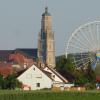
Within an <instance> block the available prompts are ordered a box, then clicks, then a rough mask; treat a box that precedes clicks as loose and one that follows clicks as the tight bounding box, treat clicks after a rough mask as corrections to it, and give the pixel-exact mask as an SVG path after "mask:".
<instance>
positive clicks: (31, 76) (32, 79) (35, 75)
mask: <svg viewBox="0 0 100 100" xmlns="http://www.w3.org/2000/svg"><path fill="white" fill-rule="evenodd" d="M18 80H19V81H21V82H22V83H23V84H25V85H28V86H30V87H31V90H37V89H43V88H51V87H52V80H51V79H50V78H49V77H48V76H47V75H45V74H44V73H43V72H42V71H41V70H40V69H38V68H37V67H36V66H35V65H32V67H30V68H29V69H28V70H26V71H25V72H24V73H23V74H21V75H20V76H19V77H18ZM37 83H40V87H37V85H36V84H37Z"/></svg>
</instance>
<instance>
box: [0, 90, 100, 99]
mask: <svg viewBox="0 0 100 100" xmlns="http://www.w3.org/2000/svg"><path fill="white" fill-rule="evenodd" d="M0 100H100V92H97V91H94V92H58V93H56V92H50V91H0Z"/></svg>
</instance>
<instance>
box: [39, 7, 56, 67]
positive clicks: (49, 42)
mask: <svg viewBox="0 0 100 100" xmlns="http://www.w3.org/2000/svg"><path fill="white" fill-rule="evenodd" d="M38 58H39V61H41V62H43V63H44V64H46V65H47V66H48V67H52V68H54V67H55V46H54V33H53V32H52V17H51V14H50V13H49V12H48V7H46V8H45V12H44V13H43V14H42V20H41V31H40V33H39V36H38Z"/></svg>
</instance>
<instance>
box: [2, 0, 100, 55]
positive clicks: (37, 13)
mask: <svg viewBox="0 0 100 100" xmlns="http://www.w3.org/2000/svg"><path fill="white" fill-rule="evenodd" d="M45 1H46V0H0V49H1V50H2V49H3V50H4V49H7V50H9V49H15V48H37V38H38V32H39V31H40V27H41V15H42V13H43V12H44V8H45V4H46V3H45ZM47 1H48V2H47V5H48V7H49V12H50V13H51V15H52V18H53V31H54V33H55V47H56V55H61V54H65V48H66V46H65V45H66V44H67V41H68V38H69V37H70V35H71V33H72V32H73V31H74V29H76V28H77V27H78V26H80V25H82V24H85V23H87V22H90V21H94V20H100V0H47Z"/></svg>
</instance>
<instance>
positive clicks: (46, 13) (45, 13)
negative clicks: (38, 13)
mask: <svg viewBox="0 0 100 100" xmlns="http://www.w3.org/2000/svg"><path fill="white" fill-rule="evenodd" d="M42 16H51V14H50V13H49V12H48V7H45V12H44V13H43V14H42Z"/></svg>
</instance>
